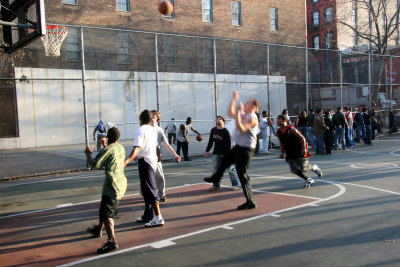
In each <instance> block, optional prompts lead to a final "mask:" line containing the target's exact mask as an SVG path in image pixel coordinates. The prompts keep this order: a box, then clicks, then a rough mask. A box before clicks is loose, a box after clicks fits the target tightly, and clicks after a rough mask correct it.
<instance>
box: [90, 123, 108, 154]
mask: <svg viewBox="0 0 400 267" xmlns="http://www.w3.org/2000/svg"><path fill="white" fill-rule="evenodd" d="M96 132H98V134H97V151H100V149H101V146H103V147H106V146H107V139H106V137H107V128H106V127H105V126H104V123H103V121H102V120H100V121H99V123H98V124H97V126H96V128H95V129H94V131H93V141H96Z"/></svg>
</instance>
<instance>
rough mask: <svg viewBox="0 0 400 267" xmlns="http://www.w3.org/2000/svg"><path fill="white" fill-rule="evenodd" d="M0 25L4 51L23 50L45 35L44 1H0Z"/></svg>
mask: <svg viewBox="0 0 400 267" xmlns="http://www.w3.org/2000/svg"><path fill="white" fill-rule="evenodd" d="M0 25H2V30H3V42H4V44H3V45H2V48H3V49H4V51H5V52H6V53H9V54H10V53H12V52H13V51H15V50H17V49H20V48H23V47H24V46H26V45H27V44H29V43H30V42H32V41H33V40H35V39H37V38H40V37H41V36H42V35H44V34H46V19H45V11H44V0H1V20H0Z"/></svg>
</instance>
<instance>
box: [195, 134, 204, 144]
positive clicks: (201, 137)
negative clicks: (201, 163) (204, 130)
mask: <svg viewBox="0 0 400 267" xmlns="http://www.w3.org/2000/svg"><path fill="white" fill-rule="evenodd" d="M196 140H197V141H199V142H201V140H203V136H201V134H198V135H197V136H196Z"/></svg>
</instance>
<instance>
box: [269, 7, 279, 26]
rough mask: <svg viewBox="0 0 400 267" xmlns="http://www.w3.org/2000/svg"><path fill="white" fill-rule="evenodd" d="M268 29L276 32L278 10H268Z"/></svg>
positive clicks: (273, 8) (272, 8)
mask: <svg viewBox="0 0 400 267" xmlns="http://www.w3.org/2000/svg"><path fill="white" fill-rule="evenodd" d="M269 29H270V30H273V31H277V30H278V9H277V8H275V7H271V8H270V9H269Z"/></svg>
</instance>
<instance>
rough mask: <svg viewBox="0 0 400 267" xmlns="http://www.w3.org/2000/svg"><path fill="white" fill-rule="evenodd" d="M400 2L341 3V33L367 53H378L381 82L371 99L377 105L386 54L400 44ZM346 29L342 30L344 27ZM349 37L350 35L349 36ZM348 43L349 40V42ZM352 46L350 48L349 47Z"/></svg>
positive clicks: (350, 0) (358, 0)
mask: <svg viewBox="0 0 400 267" xmlns="http://www.w3.org/2000/svg"><path fill="white" fill-rule="evenodd" d="M399 2H400V1H399V0H338V4H337V18H336V20H337V23H338V34H341V35H346V33H347V34H348V37H350V40H351V41H349V42H348V44H349V43H350V44H351V43H352V44H353V45H356V46H357V47H363V48H366V49H362V50H364V51H366V52H368V53H374V54H377V61H376V63H375V64H376V65H378V68H377V73H376V75H377V76H378V80H379V83H378V85H377V86H373V87H372V88H371V90H372V99H374V100H375V101H376V102H378V92H379V90H380V88H381V78H382V74H383V70H384V68H385V62H387V59H386V57H385V56H384V55H387V53H388V52H389V53H390V49H391V48H393V47H398V45H399V11H400V5H399ZM341 26H343V27H341ZM349 35H350V36H349ZM347 40H349V39H347ZM350 46H351V45H350Z"/></svg>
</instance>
